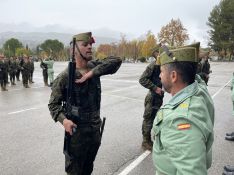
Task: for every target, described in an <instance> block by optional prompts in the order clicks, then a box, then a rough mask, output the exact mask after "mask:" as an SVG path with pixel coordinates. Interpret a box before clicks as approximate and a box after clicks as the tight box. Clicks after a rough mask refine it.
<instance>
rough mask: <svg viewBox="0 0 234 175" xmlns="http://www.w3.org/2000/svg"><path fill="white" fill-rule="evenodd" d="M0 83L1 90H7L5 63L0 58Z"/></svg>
mask: <svg viewBox="0 0 234 175" xmlns="http://www.w3.org/2000/svg"><path fill="white" fill-rule="evenodd" d="M0 84H1V90H2V91H7V89H6V84H7V63H6V61H5V60H4V59H2V60H0Z"/></svg>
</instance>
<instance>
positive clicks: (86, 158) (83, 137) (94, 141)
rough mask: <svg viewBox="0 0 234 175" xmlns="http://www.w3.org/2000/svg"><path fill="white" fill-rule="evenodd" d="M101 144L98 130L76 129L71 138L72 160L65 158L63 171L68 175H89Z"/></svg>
mask: <svg viewBox="0 0 234 175" xmlns="http://www.w3.org/2000/svg"><path fill="white" fill-rule="evenodd" d="M100 144H101V135H100V130H97V129H96V130H94V129H93V128H82V129H79V128H78V129H77V131H76V133H74V134H73V135H72V137H71V144H70V151H71V154H72V156H73V157H74V158H73V159H72V160H71V159H69V158H68V157H66V156H65V170H66V172H67V174H68V175H90V174H91V173H92V171H93V162H94V160H95V157H96V155H97V152H98V149H99V146H100Z"/></svg>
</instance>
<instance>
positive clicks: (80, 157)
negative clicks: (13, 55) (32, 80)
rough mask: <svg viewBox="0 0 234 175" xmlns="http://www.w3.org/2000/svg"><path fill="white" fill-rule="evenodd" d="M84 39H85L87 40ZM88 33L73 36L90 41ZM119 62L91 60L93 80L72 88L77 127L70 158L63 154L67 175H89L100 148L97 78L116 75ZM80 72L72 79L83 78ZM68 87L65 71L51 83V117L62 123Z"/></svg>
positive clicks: (109, 59)
mask: <svg viewBox="0 0 234 175" xmlns="http://www.w3.org/2000/svg"><path fill="white" fill-rule="evenodd" d="M86 38H87V39H86ZM90 38H91V33H83V34H79V35H76V39H77V40H78V41H80V40H81V41H85V42H90ZM121 62H122V61H121V59H120V58H116V57H110V58H107V59H104V60H102V61H99V60H91V61H89V62H88V64H87V66H88V69H89V70H92V72H93V76H92V78H90V79H88V80H86V81H85V82H83V83H81V84H75V86H74V91H73V95H74V104H72V107H71V108H72V111H73V112H72V121H73V122H74V123H76V124H77V131H76V132H75V133H73V135H72V136H71V143H70V152H71V155H72V156H73V159H70V158H69V157H68V156H66V155H65V170H66V172H67V173H68V174H69V175H90V174H91V173H92V171H93V162H94V160H95V157H96V154H97V151H98V149H99V146H100V141H101V137H100V125H101V118H100V102H101V82H100V76H102V75H106V74H113V73H115V72H116V71H117V70H118V69H119V67H120V65H121ZM81 71H82V70H80V69H76V72H75V78H76V79H77V78H78V79H79V78H81V77H82V74H81ZM67 85H68V70H65V71H63V72H62V73H61V74H59V75H58V76H57V78H56V79H55V80H54V83H53V86H52V93H51V97H50V101H49V104H48V106H49V110H50V113H51V116H52V118H53V119H54V120H55V121H56V122H57V121H60V122H61V123H63V120H64V119H65V118H66V111H65V109H64V108H63V107H62V105H61V104H62V102H63V101H65V100H66V93H65V92H66V88H67Z"/></svg>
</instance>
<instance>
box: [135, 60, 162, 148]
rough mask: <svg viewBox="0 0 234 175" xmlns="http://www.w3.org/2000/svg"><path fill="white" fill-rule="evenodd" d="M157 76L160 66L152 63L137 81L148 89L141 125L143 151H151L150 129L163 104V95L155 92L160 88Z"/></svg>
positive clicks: (160, 84)
mask: <svg viewBox="0 0 234 175" xmlns="http://www.w3.org/2000/svg"><path fill="white" fill-rule="evenodd" d="M159 75H160V65H157V64H156V62H155V61H154V62H152V63H151V64H149V65H148V66H147V68H146V70H145V71H144V72H143V74H142V75H141V77H140V79H139V83H140V84H141V85H142V86H143V87H145V88H147V89H149V92H148V94H147V95H146V97H145V104H144V105H145V111H144V115H143V118H144V120H143V123H142V135H143V142H142V146H143V148H145V149H151V147H152V141H151V129H152V126H153V121H154V118H155V116H156V113H157V111H158V109H159V108H160V107H161V105H162V102H163V94H162V95H159V94H157V93H156V92H155V90H156V88H162V83H161V80H160V77H159Z"/></svg>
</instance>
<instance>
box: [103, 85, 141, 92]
mask: <svg viewBox="0 0 234 175" xmlns="http://www.w3.org/2000/svg"><path fill="white" fill-rule="evenodd" d="M136 87H138V85H134V86H128V87H124V88H120V89H116V90H113V91H106V94H109V93H113V92H119V91H124V90H128V89H131V88H136Z"/></svg>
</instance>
